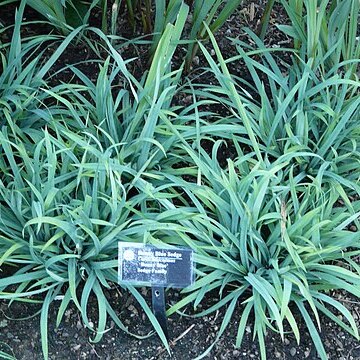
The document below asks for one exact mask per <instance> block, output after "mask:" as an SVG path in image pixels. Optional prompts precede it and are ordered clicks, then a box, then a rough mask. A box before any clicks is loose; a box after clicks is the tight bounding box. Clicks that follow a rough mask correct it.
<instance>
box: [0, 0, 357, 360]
mask: <svg viewBox="0 0 360 360" xmlns="http://www.w3.org/2000/svg"><path fill="white" fill-rule="evenodd" d="M265 3H266V2H265V0H257V1H256V2H254V1H251V0H248V1H245V2H244V3H243V5H242V7H241V9H240V10H239V11H238V12H237V13H236V14H234V15H233V16H232V17H231V18H230V19H229V20H228V21H227V23H226V24H225V26H224V27H223V28H222V29H221V30H219V32H218V33H217V34H216V38H217V40H218V42H219V46H220V48H221V50H222V52H223V54H224V56H225V57H226V58H228V57H231V56H234V55H236V49H235V47H234V46H233V45H232V44H231V41H230V40H229V37H238V38H239V39H242V40H246V39H248V38H247V37H246V35H245V33H244V31H243V26H249V27H250V28H251V29H253V30H256V29H257V28H258V26H259V21H260V18H261V16H262V12H263V9H264V5H265ZM14 9H15V8H14V5H13V4H10V5H9V6H7V7H2V8H0V22H1V23H2V24H4V25H5V26H9V25H11V24H12V22H13V18H14ZM123 16H124V15H123ZM25 18H26V20H36V19H37V14H36V13H35V12H34V11H32V10H31V9H27V10H26V14H25ZM122 20H123V19H121V18H120V20H119V24H120V25H119V32H120V33H121V35H122V36H124V37H127V36H130V34H128V33H127V32H126V26H125V25H122V26H121V24H122V22H121V21H122ZM99 21H100V19H99V18H97V17H95V18H94V25H96V22H99ZM286 22H287V19H286V16H285V15H284V13H283V12H282V9H281V7H280V6H279V7H277V6H275V8H274V10H273V14H272V17H271V19H270V27H269V30H268V33H267V36H266V38H265V43H266V44H267V45H268V46H271V47H279V46H281V47H290V46H291V40H290V39H288V38H287V37H286V36H284V35H283V34H282V33H280V32H279V31H278V30H277V28H276V24H277V23H282V24H284V23H286ZM51 31H53V29H52V28H51V27H49V26H48V25H46V24H42V25H41V26H35V25H34V24H29V25H28V26H26V27H25V28H24V29H23V34H24V35H26V36H32V35H35V34H37V33H39V32H41V33H48V32H51ZM138 35H141V32H139V34H138ZM10 39H11V29H9V31H8V33H7V35H4V38H3V39H2V41H3V42H6V41H10ZM146 48H147V47H146V46H138V47H133V46H124V47H122V48H121V49H120V51H121V52H122V54H123V56H124V58H130V57H134V56H136V57H137V60H135V61H134V62H132V63H131V64H130V65H129V66H130V68H129V70H130V71H131V72H132V73H135V74H136V75H137V76H138V77H140V76H141V75H142V74H143V72H144V71H145V70H146V68H147V61H146V60H145V61H144V60H143V61H142V59H144V58H146V56H144V55H145V54H146ZM54 51H55V48H52V47H50V48H49V49H48V51H47V53H46V56H50V55H51V53H53V52H54ZM101 55H102V54H101V53H100V54H96V53H95V52H94V51H92V50H91V49H90V48H89V47H88V46H87V45H86V44H77V45H76V46H75V45H73V46H70V47H69V48H68V49H67V50H66V52H65V53H64V54H63V56H62V57H61V59H60V61H59V63H58V64H56V66H55V68H54V69H53V71H56V70H59V69H61V68H63V67H64V66H67V65H69V64H76V63H79V62H83V61H87V60H89V59H91V60H93V59H94V58H97V57H98V56H101ZM175 60H176V59H175ZM177 60H178V61H179V62H180V60H181V50H180V52H179V53H178V54H177ZM280 61H284V62H286V55H283V57H282V58H281V59H280ZM203 66H206V64H205V61H204V57H203V56H202V55H200V54H198V55H197V57H196V58H195V59H194V63H193V66H192V70H191V73H190V74H189V76H190V77H192V78H197V79H198V80H199V82H200V81H204V80H203V79H201V78H200V77H199V74H201V73H202V71H203V70H202V67H203ZM231 66H232V68H231V69H230V70H231V72H232V73H234V74H236V75H238V76H242V77H245V78H246V76H247V74H246V71H245V70H244V69H243V67H242V65H241V63H240V62H239V63H237V65H236V66H235V65H234V64H233V65H231ZM79 67H80V69H81V70H82V71H84V73H85V74H87V75H88V76H89V77H90V78H91V79H92V80H94V81H96V77H97V73H98V69H99V67H98V64H97V63H96V62H92V61H91V62H88V63H86V64H82V65H79ZM71 78H72V73H71V71H64V72H62V73H61V77H58V78H56V81H64V82H65V81H68V80H69V79H71ZM206 81H211V79H209V78H207V79H206ZM184 101H185V100H184ZM230 152H231V148H230ZM225 157H231V153H229V151H226V152H224V158H225ZM0 276H4V274H3V273H1V272H0ZM141 292H142V294H143V295H144V296H145V297H146V298H147V300H148V303H149V304H150V298H151V296H150V290H149V289H145V288H143V289H142V290H141ZM181 296H182V295H181V294H180V293H178V292H176V291H170V292H169V293H168V295H167V303H168V304H169V305H170V304H172V303H174V302H176V301H178V300H179V299H180V298H181ZM336 297H337V298H338V299H339V300H341V301H342V302H343V304H344V305H345V306H346V307H347V308H348V309H349V310H350V311H351V312H352V314H353V316H354V318H355V319H356V321H357V322H358V324H359V321H360V303H359V302H357V301H356V300H354V299H353V298H348V297H347V296H346V295H345V294H343V293H338V294H337V295H336ZM108 298H109V301H110V303H111V305H112V306H113V308H114V309H115V311H116V313H117V314H118V315H119V317H120V319H121V320H123V321H124V323H125V325H126V326H128V328H129V330H130V331H131V332H133V333H136V334H140V335H146V334H149V333H150V332H151V331H152V326H151V324H150V322H149V321H148V319H147V317H146V315H145V314H144V312H143V310H142V309H141V307H140V306H139V305H138V304H137V303H136V301H135V300H134V299H133V298H132V297H131V296H129V295H128V294H127V293H125V292H123V291H121V289H120V288H119V287H117V286H114V287H113V289H112V290H110V291H109V293H108ZM217 301H219V299H218V296H217V294H212V296H208V297H207V299H206V301H205V302H204V303H203V304H201V305H199V308H198V310H201V308H202V307H203V308H207V307H209V306H211V305H212V304H214V303H216V302H217ZM59 302H60V301H59ZM59 302H55V303H54V304H53V305H52V306H51V308H50V316H49V358H50V359H71V360H72V359H74V360H75V359H106V360H107V359H109V360H110V359H124V360H127V359H128V360H136V359H144V360H145V359H146V360H152V359H170V358H171V359H175V360H190V359H194V358H196V357H197V356H199V355H201V354H202V353H203V352H204V351H206V349H208V348H209V346H211V344H212V343H213V342H214V340H215V339H216V336H217V333H218V331H219V329H220V326H221V322H222V319H223V316H224V310H222V311H218V312H216V313H214V314H211V315H208V316H205V317H202V318H195V317H193V316H184V315H180V314H175V315H173V316H171V317H170V318H169V332H170V346H171V357H170V354H168V353H167V352H166V350H165V349H164V347H163V346H162V344H161V341H160V340H159V338H158V337H157V336H156V335H152V336H149V337H146V338H144V339H141V340H139V339H136V338H134V337H132V336H129V335H127V334H125V333H124V332H123V331H121V330H120V329H118V328H117V327H116V326H115V324H114V322H112V321H110V320H109V322H108V324H107V327H108V331H107V332H106V333H105V334H104V337H103V339H102V340H101V342H99V343H96V344H95V343H93V342H92V341H91V339H92V338H93V333H92V332H91V331H90V330H89V329H87V328H85V326H84V324H83V322H82V320H81V317H80V315H79V313H78V311H77V310H76V308H75V307H74V306H72V307H70V308H69V309H68V310H67V311H66V313H65V317H64V319H63V322H62V323H61V325H60V326H59V327H58V328H56V316H57V309H58V306H59V304H58V303H59ZM96 308H97V304H96V302H95V300H94V299H93V300H92V301H91V303H90V304H89V308H88V310H89V317H90V320H91V321H92V322H93V323H94V326H96V319H97V316H96V311H95V310H94V309H96ZM39 309H40V307H39V305H36V304H29V303H16V302H15V303H13V304H12V305H11V306H10V307H8V303H7V302H5V301H1V302H0V350H3V351H5V352H7V353H10V354H11V353H13V354H14V356H15V357H16V358H17V359H24V360H25V359H26V360H32V359H34V360H35V359H41V358H42V353H41V339H40V316H39V315H38V314H37V312H38V311H39ZM184 312H185V313H187V314H193V312H192V309H190V308H186V309H184ZM241 312H242V305H241V304H239V306H238V308H237V310H236V315H235V316H234V317H233V319H232V321H231V323H230V325H229V327H228V328H227V330H226V331H225V333H224V335H223V336H222V337H221V338H220V340H219V341H218V342H217V343H216V344H215V345H214V347H213V349H212V350H211V352H210V353H209V354H208V355H207V358H210V359H216V360H218V359H244V360H247V359H259V358H260V356H259V349H258V346H257V343H256V341H255V342H254V341H253V323H249V324H248V326H247V328H246V334H245V337H244V340H243V345H242V347H241V348H240V349H236V348H235V339H236V334H237V326H238V322H239V320H240V317H241ZM34 314H37V315H34ZM33 315H34V316H33ZM21 319H22V320H21ZM297 320H298V321H299V324H300V333H301V334H302V338H301V343H300V345H297V344H296V340H295V338H294V336H293V335H292V334H288V335H287V336H286V337H285V339H284V342H282V341H281V339H280V336H279V335H278V334H275V333H268V334H267V337H266V349H267V354H268V358H269V359H284V360H285V359H294V360H302V359H317V354H316V349H315V347H314V345H313V343H312V341H311V338H310V336H309V333H308V330H307V328H306V326H305V325H304V323H303V322H302V321H301V319H297ZM321 336H322V339H323V342H324V346H325V348H326V351H327V352H328V354H329V359H339V360H356V359H357V360H360V344H359V342H358V341H357V340H356V339H354V338H353V337H351V336H350V335H349V334H348V333H345V332H344V331H343V330H342V329H341V328H339V327H338V326H337V325H336V324H335V323H333V322H330V321H329V320H328V319H326V318H322V332H321ZM0 357H1V356H0Z"/></svg>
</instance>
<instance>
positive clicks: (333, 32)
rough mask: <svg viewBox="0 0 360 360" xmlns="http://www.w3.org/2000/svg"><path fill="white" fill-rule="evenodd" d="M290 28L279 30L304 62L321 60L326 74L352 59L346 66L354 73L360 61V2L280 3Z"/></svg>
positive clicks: (285, 0)
mask: <svg viewBox="0 0 360 360" xmlns="http://www.w3.org/2000/svg"><path fill="white" fill-rule="evenodd" d="M281 3H282V4H283V6H284V8H285V9H286V11H287V14H288V16H289V17H290V20H291V25H280V26H279V28H280V29H281V30H282V31H284V32H285V33H286V34H288V35H289V36H291V37H293V38H294V41H295V49H297V50H300V51H301V52H302V53H303V54H302V56H301V57H302V59H304V61H308V60H309V59H310V58H313V59H319V58H320V59H322V61H323V66H325V69H326V70H327V71H329V70H331V69H332V68H333V67H337V66H338V64H339V63H340V62H341V61H344V62H346V61H348V60H350V64H346V67H350V68H352V71H353V72H355V71H356V68H357V64H354V63H353V60H354V59H359V58H360V42H359V40H358V39H357V37H356V35H357V30H358V21H359V15H360V12H359V11H360V3H359V1H358V0H321V1H319V2H317V1H303V0H281Z"/></svg>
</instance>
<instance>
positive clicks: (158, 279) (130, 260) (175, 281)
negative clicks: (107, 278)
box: [119, 243, 194, 288]
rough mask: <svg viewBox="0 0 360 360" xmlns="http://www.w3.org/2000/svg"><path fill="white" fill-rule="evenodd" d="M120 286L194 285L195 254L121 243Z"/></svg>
mask: <svg viewBox="0 0 360 360" xmlns="http://www.w3.org/2000/svg"><path fill="white" fill-rule="evenodd" d="M119 283H120V284H131V285H143V286H160V287H174V288H184V287H187V286H189V285H192V284H193V283H194V261H193V251H192V250H191V249H185V248H171V249H168V248H166V249H161V248H156V247H153V246H149V245H143V244H139V243H119Z"/></svg>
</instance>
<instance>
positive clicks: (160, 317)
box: [151, 286, 169, 340]
mask: <svg viewBox="0 0 360 360" xmlns="http://www.w3.org/2000/svg"><path fill="white" fill-rule="evenodd" d="M151 293H152V309H153V313H154V315H155V317H156V319H157V321H158V322H159V324H160V326H161V328H162V330H163V332H164V334H165V336H166V339H167V340H169V332H168V326H167V317H166V313H165V291H164V288H163V287H158V286H152V287H151Z"/></svg>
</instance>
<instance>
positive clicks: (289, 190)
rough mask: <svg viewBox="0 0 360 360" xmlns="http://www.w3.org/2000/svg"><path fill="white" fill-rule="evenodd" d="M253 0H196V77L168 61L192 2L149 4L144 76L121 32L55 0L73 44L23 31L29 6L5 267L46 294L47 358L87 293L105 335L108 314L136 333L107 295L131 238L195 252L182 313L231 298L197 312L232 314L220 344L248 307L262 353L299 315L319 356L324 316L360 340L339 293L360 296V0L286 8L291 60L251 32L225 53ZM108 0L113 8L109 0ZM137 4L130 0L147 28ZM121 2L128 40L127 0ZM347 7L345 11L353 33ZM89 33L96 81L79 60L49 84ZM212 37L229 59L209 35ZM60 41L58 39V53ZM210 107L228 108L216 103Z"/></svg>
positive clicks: (5, 168)
mask: <svg viewBox="0 0 360 360" xmlns="http://www.w3.org/2000/svg"><path fill="white" fill-rule="evenodd" d="M239 3H240V2H239V1H236V2H230V1H229V2H223V1H220V0H219V1H210V2H209V1H208V2H206V1H205V2H204V1H194V2H193V3H192V4H191V5H192V8H191V9H190V13H191V11H193V12H192V20H191V22H192V28H191V31H190V40H191V41H190V45H189V51H188V57H187V66H189V64H190V62H191V58H192V56H193V55H194V54H195V52H196V48H197V46H199V47H200V48H201V50H202V52H203V54H204V56H205V58H206V60H207V61H208V63H209V66H210V68H209V72H211V73H212V75H213V77H214V78H216V79H217V80H218V83H217V84H208V83H205V84H196V83H195V82H194V81H193V82H190V81H189V82H188V83H184V82H183V77H182V70H183V69H182V68H180V69H172V68H171V62H172V58H173V55H174V52H175V51H176V46H177V45H178V44H179V41H180V39H181V36H182V31H183V28H184V26H185V24H186V22H187V21H188V20H189V18H188V14H189V8H188V6H187V5H185V4H184V3H183V2H182V1H178V0H172V1H169V2H165V1H157V2H156V6H155V18H154V22H153V23H152V21H153V19H152V18H151V17H148V16H147V15H146V14H145V13H143V17H142V19H143V21H144V23H146V22H148V25H147V26H148V29H149V31H155V35H154V43H155V44H158V46H156V47H153V59H152V62H151V65H150V66H149V70H148V71H146V72H145V73H144V74H143V76H142V78H141V79H140V80H139V79H137V78H135V77H134V76H133V74H131V73H130V72H129V71H128V69H127V65H128V63H129V62H130V61H131V60H127V59H123V58H122V56H121V55H120V53H119V51H118V50H117V49H115V48H114V47H113V46H112V42H113V40H114V37H107V36H106V35H105V34H104V33H103V32H102V31H100V29H96V28H86V30H85V26H82V27H79V28H76V29H75V30H71V26H68V25H69V20H68V19H67V18H66V16H67V12H66V11H65V10H64V9H65V8H64V5H69V7H68V8H67V9H70V8H71V4H70V2H66V4H65V2H64V1H61V2H59V3H58V4H55V3H54V2H51V4H50V3H47V2H44V4H45V5H46V4H47V5H48V7H49V9H51V11H52V12H51V11H50V10H46V11H45V12H44V15H45V16H48V18H49V19H50V20H51V21H53V19H55V18H56V17H57V16H58V17H57V19H58V20H56V21H55V23H56V25H57V26H60V28H62V29H63V30H64V31H65V32H68V35H67V36H66V37H65V38H62V37H60V36H55V35H48V36H38V37H34V38H29V39H27V40H23V39H21V37H20V26H21V20H22V13H23V10H24V6H25V2H21V6H20V8H19V11H18V12H17V15H16V19H15V27H14V32H13V37H12V41H11V44H1V45H0V50H1V52H2V55H1V62H2V70H3V71H2V73H1V75H0V104H1V106H2V108H1V112H0V168H1V170H2V172H1V174H0V267H1V266H3V265H4V264H6V265H7V266H8V267H9V268H10V269H12V272H11V273H10V275H8V276H6V277H2V278H1V279H0V299H6V300H10V301H23V300H25V299H26V301H34V302H41V303H42V309H41V314H40V327H41V339H42V349H43V354H44V357H45V358H47V357H48V340H47V327H48V317H49V309H50V306H51V304H52V302H53V301H54V299H55V298H57V299H61V303H60V307H59V309H58V315H57V324H58V325H59V324H60V322H61V320H62V318H63V315H64V313H65V311H66V309H67V307H68V306H69V304H70V302H73V303H74V304H75V306H76V307H77V308H78V310H79V312H80V314H81V317H82V320H83V323H84V324H85V326H86V327H88V328H89V330H90V331H92V332H93V339H92V341H94V342H98V341H100V340H101V338H102V336H103V334H104V333H105V332H106V330H107V323H106V322H107V318H111V319H112V320H113V321H114V322H115V323H116V324H117V326H119V327H120V328H121V329H122V330H124V331H125V332H127V333H131V330H130V329H128V328H127V327H126V326H125V325H124V324H123V322H122V320H121V319H120V318H119V316H118V315H117V313H116V312H115V310H114V309H113V308H112V307H111V305H110V303H109V302H108V300H107V298H106V292H107V289H109V288H111V287H112V286H113V284H114V283H116V282H117V247H118V242H119V241H122V242H144V243H150V244H152V245H155V246H167V247H172V246H179V245H180V246H187V247H190V248H192V249H193V250H194V251H195V254H196V255H195V260H196V282H195V284H194V285H193V286H191V287H189V288H187V289H184V290H183V294H184V297H183V298H182V300H180V301H179V302H178V303H177V304H174V305H172V307H171V308H170V309H169V310H168V314H169V315H171V314H173V313H174V312H176V311H178V310H181V309H183V308H184V307H185V306H187V305H189V304H193V306H194V309H195V310H196V309H197V307H198V305H199V304H200V303H201V302H202V301H203V300H204V299H205V297H206V295H207V294H208V293H210V292H211V293H212V294H213V293H214V290H215V291H218V293H219V299H218V302H217V303H216V304H214V305H213V306H211V307H210V308H208V309H205V310H202V311H201V312H200V313H198V314H196V315H195V316H198V317H200V316H205V315H207V314H210V313H212V312H216V311H217V310H219V309H221V308H224V316H223V320H222V324H221V326H220V329H219V332H218V336H217V338H216V339H215V342H216V341H217V340H218V339H219V338H220V336H222V335H223V334H224V331H225V330H226V328H227V326H228V325H229V323H230V321H232V320H233V319H234V317H235V316H236V314H240V317H239V319H238V332H237V335H236V346H238V347H240V346H241V344H242V339H243V336H244V332H245V328H246V326H247V325H248V324H250V320H249V319H250V316H251V317H253V318H254V322H253V334H254V336H255V337H256V338H257V340H258V342H259V347H260V353H261V357H262V358H263V359H265V358H266V348H265V338H266V334H267V332H268V331H274V332H276V333H278V334H279V335H280V337H281V338H284V335H285V332H286V331H287V330H288V329H290V330H291V331H292V332H293V334H294V336H295V338H296V340H297V342H299V341H300V330H299V327H300V326H299V323H298V320H297V318H298V316H297V315H300V317H301V318H302V321H303V323H304V324H305V325H306V326H307V328H308V330H309V333H310V335H311V337H312V339H313V342H314V344H315V346H316V349H317V351H318V353H319V356H320V357H321V358H322V359H326V354H325V350H324V347H323V344H322V342H321V339H320V335H319V333H320V331H321V327H320V315H321V314H322V315H325V316H327V317H328V318H330V319H331V320H332V321H333V322H335V323H336V324H338V325H339V326H340V327H342V328H343V329H344V330H346V331H348V332H349V333H350V334H352V335H353V336H354V337H356V338H357V339H359V333H358V329H357V326H356V323H355V321H354V319H353V317H352V315H351V313H350V312H349V310H348V309H347V308H346V307H345V306H344V305H343V304H342V303H341V302H340V301H338V300H336V299H335V298H333V297H332V291H333V290H337V289H342V290H345V291H347V292H348V293H350V294H352V295H353V296H355V297H360V290H359V288H360V287H359V285H360V267H359V265H358V264H357V263H356V262H355V260H354V258H355V257H358V256H359V255H360V249H359V244H360V233H359V231H357V232H353V231H350V230H349V226H350V225H352V226H355V227H356V228H357V229H359V228H360V222H359V216H360V201H359V195H360V176H359V171H358V168H359V163H360V148H359V144H360V138H359V137H360V131H359V125H358V119H359V116H360V99H359V96H358V94H359V86H360V85H359V82H358V81H357V80H358V79H357V78H356V74H355V70H356V69H357V64H358V61H359V59H358V55H359V54H358V51H359V45H358V43H357V42H356V41H357V40H356V30H354V29H355V28H356V25H355V22H354V19H353V17H352V16H350V15H351V12H353V13H356V14H357V13H358V11H359V8H358V3H356V2H354V1H348V2H345V1H337V2H336V3H335V2H333V3H331V4H330V3H329V2H328V1H322V2H320V7H319V9H316V8H315V7H314V2H313V3H311V2H303V1H301V0H293V1H292V0H289V1H285V0H284V1H283V4H284V6H285V8H286V10H287V12H288V14H289V16H290V19H291V21H292V25H291V27H284V26H282V27H281V29H282V30H284V31H285V32H287V33H288V34H290V35H292V36H294V39H295V49H288V53H289V55H290V58H289V63H284V62H280V61H278V58H277V57H276V55H275V52H274V51H273V50H272V51H270V50H268V49H266V48H265V46H264V44H263V43H262V41H261V40H260V39H259V38H258V37H256V36H255V35H254V34H253V33H252V32H251V31H247V33H248V36H249V37H250V38H251V40H252V43H253V44H255V47H254V48H252V47H250V46H249V45H248V44H247V43H244V42H241V41H239V40H234V46H236V48H237V50H238V55H237V56H235V57H233V58H231V59H227V60H225V59H224V58H223V55H222V54H221V51H220V49H219V47H218V46H217V44H216V42H215V39H214V36H213V34H212V32H211V30H213V31H216V29H217V28H218V27H219V26H221V25H222V24H223V23H224V21H226V19H227V18H228V16H230V14H231V13H233V12H234V11H235V8H236V6H238V4H239ZM38 4H40V2H38ZM95 4H98V5H102V6H104V7H103V9H105V10H104V14H106V8H105V4H106V2H101V3H100V2H99V1H93V2H92V3H91V5H90V6H95ZM115 4H116V6H119V2H116V3H115ZM272 4H273V3H270V5H269V7H268V9H267V11H270V9H271V7H272ZM140 5H141V2H140V1H138V2H133V1H130V0H129V1H127V6H128V11H129V15H130V16H134V21H135V16H136V11H142V10H140V9H141V6H140ZM327 5H331V6H330V8H329V9H330V11H329V13H326V12H325V8H326V6H327ZM152 7H153V4H152V3H151V2H150V1H147V2H145V8H146V9H147V10H149V9H150V8H152ZM34 8H35V5H34ZM303 8H306V10H307V13H306V15H305V14H303V13H302V11H303ZM39 9H40V8H39ZM44 9H45V8H43V7H41V9H40V10H44ZM220 9H221V10H220ZM56 10H58V12H56ZM112 10H114V11H112V16H113V19H112V23H111V24H112V25H111V26H112V30H111V31H112V32H113V33H115V32H116V30H114V29H115V28H114V26H115V25H114V24H116V21H117V16H118V11H119V7H117V8H116V9H112ZM87 11H90V10H89V8H87ZM79 12H80V10H79ZM80 13H81V12H80ZM148 13H149V11H148ZM46 14H48V15H46ZM82 14H84V13H82ZM86 14H89V13H86ZM216 14H218V15H217V17H216ZM335 14H340V15H341V19H343V20H344V21H343V22H341V24H340V25H339V24H338V25H335V18H336V16H335ZM340 15H339V16H340ZM61 16H63V17H64V18H61ZM60 18H61V19H60ZM81 19H82V20H84V22H82V23H86V22H87V20H86V16H85V17H84V16H82V17H81ZM266 21H267V20H266V18H265V19H264V22H265V23H266ZM172 23H173V24H174V25H172ZM65 24H68V25H65ZM104 24H107V19H106V18H105V17H103V25H104ZM72 26H75V25H74V24H73V25H72ZM1 31H3V30H1ZM84 31H87V32H89V33H90V32H91V33H92V34H93V35H96V36H97V38H99V39H100V42H101V46H102V47H103V49H104V51H106V53H105V60H98V64H99V72H98V76H97V79H96V81H95V82H93V81H92V80H91V79H90V78H89V77H88V76H87V75H86V74H85V73H84V72H82V71H81V70H80V69H79V68H77V67H76V66H75V65H69V66H68V69H70V70H71V71H72V73H73V75H74V76H73V80H74V83H70V84H58V85H54V86H52V85H51V80H52V77H51V76H50V75H49V71H50V70H51V69H52V68H53V65H54V64H55V62H56V61H57V60H58V59H59V57H60V55H61V54H62V53H63V52H64V50H65V49H66V47H67V46H68V45H69V44H70V43H71V42H72V41H76V40H77V39H78V37H79V36H80V35H81V36H83V35H84ZM261 35H262V36H263V35H264V33H262V34H261ZM207 37H209V38H210V39H211V42H212V45H213V47H214V49H215V55H216V56H211V55H210V53H209V51H208V50H207V49H206V48H205V47H204V45H203V44H202V43H201V42H198V43H195V42H194V40H195V39H198V40H202V39H206V38H207ZM341 40H343V41H341ZM60 41H61V42H60ZM49 42H54V43H55V42H58V43H59V46H58V47H57V50H56V51H55V53H54V54H52V55H51V57H50V58H48V59H46V60H43V55H44V52H43V50H42V49H44V45H45V44H48V43H49ZM89 44H90V42H89ZM93 46H94V48H96V44H94V45H93ZM276 51H280V55H282V54H284V53H283V49H278V50H276ZM240 59H241V60H242V61H243V62H244V63H245V66H246V69H247V70H248V72H249V74H250V75H251V80H250V81H245V80H244V79H241V78H238V77H234V76H232V75H231V74H230V71H229V69H228V65H229V63H233V64H236V65H238V63H237V62H238V61H239V60H240ZM59 73H61V70H59ZM180 91H184V92H185V93H186V94H183V93H181V94H180ZM183 95H187V96H190V97H191V98H192V100H193V101H192V102H191V103H190V104H189V105H188V106H187V107H182V106H180V105H179V99H181V98H182V96H183ZM213 105H218V106H223V107H226V108H227V110H228V114H229V115H227V116H223V115H222V114H217V113H214V112H213V111H211V110H209V107H211V106H213ZM205 145H206V148H210V150H209V151H208V152H207V151H205ZM227 145H229V146H231V147H232V155H233V159H232V160H230V159H227V160H226V162H225V164H224V161H219V158H220V157H221V151H222V150H223V149H224V147H225V146H227ZM223 160H224V159H223ZM123 288H124V290H126V291H129V292H130V293H131V294H132V295H133V296H134V298H135V299H136V300H137V301H138V302H139V304H140V305H141V306H142V307H143V309H144V311H145V313H146V314H147V316H148V318H149V320H150V321H151V323H152V325H153V327H154V329H155V330H156V332H157V334H158V335H159V337H160V338H161V340H162V342H163V344H164V346H165V347H167V349H168V350H169V346H168V344H167V341H166V338H165V335H164V333H163V331H162V329H161V327H160V326H159V324H158V322H157V320H156V318H155V317H154V315H153V314H152V312H151V309H150V308H149V306H148V304H147V303H146V301H145V300H144V298H143V297H142V296H141V294H140V293H139V292H138V290H137V289H136V288H135V287H133V286H129V285H128V286H123ZM90 298H93V299H95V301H96V302H97V307H98V319H97V321H96V326H95V327H94V326H93V324H92V323H91V322H90V321H89V319H88V314H87V307H88V304H89V301H90ZM338 315H341V317H339V316H338ZM133 335H134V336H138V335H135V334H133ZM138 337H139V336H138ZM215 342H214V343H213V344H212V345H211V346H210V347H209V349H207V351H206V352H205V353H204V354H202V355H200V356H199V358H202V357H204V356H205V355H206V354H208V353H209V352H210V350H211V349H212V347H213V346H214V344H215ZM1 356H7V355H6V354H5V353H1V352H0V357H1ZM9 358H11V357H9Z"/></svg>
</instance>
